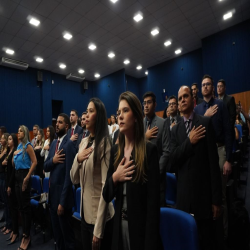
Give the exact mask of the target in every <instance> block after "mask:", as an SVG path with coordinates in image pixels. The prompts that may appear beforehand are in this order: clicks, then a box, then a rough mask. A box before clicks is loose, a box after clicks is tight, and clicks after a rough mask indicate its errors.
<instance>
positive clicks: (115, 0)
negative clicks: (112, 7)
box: [110, 0, 118, 3]
mask: <svg viewBox="0 0 250 250" xmlns="http://www.w3.org/2000/svg"><path fill="white" fill-rule="evenodd" d="M110 1H111V2H112V3H116V2H117V1H118V0H110Z"/></svg>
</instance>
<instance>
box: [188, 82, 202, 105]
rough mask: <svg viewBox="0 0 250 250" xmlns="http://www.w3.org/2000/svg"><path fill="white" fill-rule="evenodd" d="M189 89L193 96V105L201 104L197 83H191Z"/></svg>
mask: <svg viewBox="0 0 250 250" xmlns="http://www.w3.org/2000/svg"><path fill="white" fill-rule="evenodd" d="M191 90H192V94H193V98H194V107H196V106H197V105H199V104H201V103H202V102H203V99H201V98H199V96H198V93H199V88H198V84H197V83H193V84H192V85H191Z"/></svg>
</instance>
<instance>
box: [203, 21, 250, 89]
mask: <svg viewBox="0 0 250 250" xmlns="http://www.w3.org/2000/svg"><path fill="white" fill-rule="evenodd" d="M233 42H235V45H233ZM202 58H203V71H204V73H208V74H210V75H211V76H212V77H213V78H214V80H215V81H216V83H217V81H218V80H219V79H220V78H223V79H224V80H225V81H226V85H227V93H228V94H233V93H239V92H243V91H247V90H249V89H250V78H249V75H248V73H249V71H248V70H249V69H248V67H249V66H250V20H247V21H245V22H243V23H240V24H238V25H236V26H233V27H231V28H228V29H227V30H224V31H222V32H220V33H217V34H215V35H212V36H210V37H207V38H205V39H203V40H202Z"/></svg>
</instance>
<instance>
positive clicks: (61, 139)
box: [57, 133, 67, 150]
mask: <svg viewBox="0 0 250 250" xmlns="http://www.w3.org/2000/svg"><path fill="white" fill-rule="evenodd" d="M66 135H67V133H66V134H65V135H63V136H62V137H61V138H59V137H58V138H57V140H60V142H59V144H58V150H60V146H61V144H62V141H63V139H64V137H65V136H66Z"/></svg>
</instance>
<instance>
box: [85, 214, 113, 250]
mask: <svg viewBox="0 0 250 250" xmlns="http://www.w3.org/2000/svg"><path fill="white" fill-rule="evenodd" d="M93 232H94V225H92V224H88V223H87V222H86V221H85V220H84V216H83V215H82V221H81V235H82V247H83V248H82V249H83V250H92V240H93ZM112 234H113V218H112V219H111V220H109V221H107V222H106V225H105V230H104V236H103V239H102V241H101V250H110V249H111V245H112Z"/></svg>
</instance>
